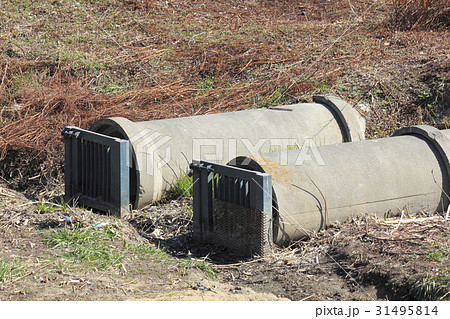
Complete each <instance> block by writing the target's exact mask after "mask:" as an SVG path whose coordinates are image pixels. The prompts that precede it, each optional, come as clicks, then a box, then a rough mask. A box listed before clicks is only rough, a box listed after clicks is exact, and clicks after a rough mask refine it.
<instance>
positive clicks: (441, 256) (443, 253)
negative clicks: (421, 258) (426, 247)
mask: <svg viewBox="0 0 450 319" xmlns="http://www.w3.org/2000/svg"><path fill="white" fill-rule="evenodd" d="M426 258H427V259H430V260H434V261H438V262H440V261H444V260H448V259H449V258H450V247H446V246H440V247H434V248H433V249H431V250H430V251H428V252H427V254H426Z"/></svg>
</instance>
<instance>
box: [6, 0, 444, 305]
mask: <svg viewBox="0 0 450 319" xmlns="http://www.w3.org/2000/svg"><path fill="white" fill-rule="evenodd" d="M439 1H440V0H439ZM439 1H438V0H436V1H430V2H426V3H433V5H436V6H437V8H438V9H439V10H438V11H432V9H433V8H431V7H430V8H428V9H427V10H428V11H427V16H426V17H427V19H422V18H420V17H421V15H420V12H421V11H420V10H422V9H423V8H421V7H420V3H425V2H422V1H415V2H414V4H415V5H416V7H414V6H411V8H412V9H414V10H415V11H414V14H415V17H418V20H416V21H413V22H412V23H411V21H407V20H405V19H407V18H408V17H410V16H412V15H410V14H409V13H408V12H403V11H401V12H399V11H396V10H397V9H396V7H395V6H394V1H390V0H382V1H376V2H375V1H368V0H352V1H337V0H336V1H335V0H330V1H319V0H306V1H301V2H299V1H293V0H292V1H291V0H274V1H265V0H242V1H241V0H240V1H237V0H236V1H235V0H232V1H230V0H227V1H224V0H223V1H222V0H214V1H212V0H211V1H210V0H203V1H186V0H170V1H165V0H164V1H163V0H161V1H160V0H157V1H133V0H123V1H119V0H105V1H79V2H73V4H70V3H68V2H66V1H59V0H56V1H55V0H51V1H38V2H23V1H22V2H20V1H19V2H13V1H1V2H0V245H1V247H2V250H1V251H0V270H1V269H2V268H1V266H2V265H3V264H2V263H6V262H11V261H12V260H18V261H20V266H19V269H18V270H17V272H15V273H14V274H12V275H11V276H6V277H4V278H3V277H0V278H3V279H0V300H285V299H287V300H386V299H389V300H449V299H450V294H449V287H450V282H449V281H450V279H449V273H450V248H449V246H450V240H449V232H450V229H449V227H450V226H449V220H448V219H445V218H444V216H437V215H434V216H432V215H429V214H428V213H427V212H423V214H422V215H415V216H410V215H408V213H407V212H406V213H404V214H403V215H401V214H399V215H398V216H391V217H390V218H388V219H386V220H379V219H376V218H375V217H371V216H367V217H366V218H363V219H353V220H349V221H348V222H347V223H342V224H336V225H333V226H332V227H330V228H328V229H327V230H325V231H323V232H321V233H319V234H316V235H314V237H313V238H310V239H309V240H306V241H302V242H297V243H293V244H292V245H291V246H290V247H287V248H280V247H273V253H272V254H269V255H268V256H266V257H264V258H256V259H252V260H239V259H238V258H237V257H236V256H233V255H230V254H229V253H228V252H226V251H223V250H222V249H220V248H219V247H212V246H206V245H204V244H201V243H196V242H195V241H193V240H192V236H191V227H192V221H191V215H192V207H191V199H176V198H174V197H173V196H172V197H170V196H169V197H168V198H167V199H166V200H164V201H163V202H161V203H156V204H154V205H151V206H148V207H145V208H144V209H142V210H138V211H135V212H134V214H133V216H131V217H130V218H129V219H126V220H117V219H115V218H112V217H110V216H105V215H101V214H98V213H95V212H92V211H90V210H84V209H82V208H74V207H69V206H65V205H64V203H61V202H60V196H61V195H62V194H63V145H62V141H61V137H60V132H61V130H62V129H63V127H64V126H67V125H74V126H79V127H82V128H88V127H89V125H90V124H92V123H93V122H94V121H96V120H98V119H100V118H103V117H107V116H124V117H127V118H129V119H130V120H133V121H142V120H151V119H159V118H169V117H179V116H187V115H193V114H206V113H214V112H225V111H232V110H238V109H246V108H254V107H268V106H273V105H281V104H289V103H297V102H303V101H310V100H311V96H312V95H313V94H317V93H324V94H334V95H336V96H339V97H341V98H343V99H344V100H347V101H348V102H349V103H351V104H352V105H353V106H354V107H355V108H356V109H357V110H359V111H360V113H361V114H362V115H363V116H364V117H365V118H366V121H367V130H366V135H367V137H368V138H375V137H385V136H389V135H391V134H392V133H393V132H394V131H395V130H396V129H399V128H401V127H403V126H406V125H415V124H430V125H434V126H435V127H438V128H440V129H444V128H450V113H449V107H450V104H449V103H450V102H449V101H450V56H449V50H448V48H449V47H450V36H449V29H448V27H449V26H448V24H445V23H443V22H442V21H444V22H445V21H447V22H448V21H449V20H450V19H448V14H449V12H450V11H449V8H448V4H447V5H446V2H445V1H444V2H442V3H443V4H441V2H439ZM396 3H402V2H401V1H400V2H396ZM416 9H417V10H416ZM422 11H423V10H422ZM417 12H419V14H418V15H417V14H416V13H417ZM396 13H401V14H400V16H398V15H397V16H396V15H395V14H396ZM445 15H447V18H446V16H445ZM422 16H423V17H425V16H424V15H423V14H422ZM396 17H397V18H396ZM399 17H400V18H401V19H399ZM421 21H422V22H423V23H422V24H421V23H420V22H421ZM380 187H389V185H380ZM39 207H40V208H39ZM76 228H79V229H85V230H86V229H91V228H99V229H103V228H104V229H112V230H113V231H114V234H115V237H114V240H113V241H111V242H110V243H108V246H111V247H110V248H111V250H112V251H114V252H116V253H118V254H119V255H120V256H122V257H123V259H121V261H120V262H119V263H114V264H113V265H110V266H108V267H106V268H105V269H98V268H96V267H94V266H92V263H90V262H89V261H88V262H86V261H85V260H82V259H81V258H80V260H70V261H68V259H67V258H65V257H64V256H65V254H66V253H68V252H70V249H69V248H67V247H66V248H64V247H57V248H55V247H52V246H50V245H48V244H46V242H45V236H47V235H48V234H49V233H51V232H55V231H61V230H64V229H68V230H73V229H76ZM136 247H138V248H136ZM211 269H213V270H214V273H212V272H211ZM1 274H2V273H1V271H0V275H1ZM208 274H209V275H208ZM214 274H215V275H214Z"/></svg>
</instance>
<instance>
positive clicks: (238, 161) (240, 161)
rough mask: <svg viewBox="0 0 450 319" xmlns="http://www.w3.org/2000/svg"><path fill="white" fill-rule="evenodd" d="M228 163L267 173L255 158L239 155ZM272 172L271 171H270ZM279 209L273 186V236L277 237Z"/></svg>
mask: <svg viewBox="0 0 450 319" xmlns="http://www.w3.org/2000/svg"><path fill="white" fill-rule="evenodd" d="M227 165H230V166H234V167H238V168H243V169H248V170H250V171H256V172H260V173H267V172H266V171H265V170H264V169H263V168H262V167H261V165H259V163H258V162H257V161H255V160H254V159H252V158H250V157H246V156H239V157H236V158H235V159H233V160H231V161H230V162H229V163H228V164H227ZM269 174H270V173H269ZM279 216H280V214H279V210H278V201H277V195H276V194H275V190H274V189H273V187H272V219H273V221H272V234H273V238H277V236H278V229H280V227H279Z"/></svg>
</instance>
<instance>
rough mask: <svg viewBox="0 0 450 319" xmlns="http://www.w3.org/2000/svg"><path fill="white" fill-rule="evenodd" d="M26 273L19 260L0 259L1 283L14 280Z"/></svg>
mask: <svg viewBox="0 0 450 319" xmlns="http://www.w3.org/2000/svg"><path fill="white" fill-rule="evenodd" d="M23 271H24V267H23V266H22V264H21V262H20V260H19V259H16V258H13V259H11V260H9V261H7V260H4V259H3V258H1V257H0V282H5V281H8V280H12V279H13V278H15V277H18V276H20V275H21V274H22V273H23Z"/></svg>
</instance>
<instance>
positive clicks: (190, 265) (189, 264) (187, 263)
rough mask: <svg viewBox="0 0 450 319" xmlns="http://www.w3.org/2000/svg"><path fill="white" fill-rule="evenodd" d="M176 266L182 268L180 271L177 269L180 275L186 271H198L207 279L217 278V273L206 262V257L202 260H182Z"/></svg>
mask: <svg viewBox="0 0 450 319" xmlns="http://www.w3.org/2000/svg"><path fill="white" fill-rule="evenodd" d="M178 266H179V267H182V269H179V272H180V274H181V273H182V272H184V271H186V270H187V269H199V270H202V271H204V272H205V273H206V274H207V275H208V277H209V278H211V279H216V278H217V273H216V272H215V271H214V269H213V268H212V266H211V264H210V263H209V262H208V261H207V258H206V257H205V258H202V259H194V258H191V259H182V260H180V261H179V262H178Z"/></svg>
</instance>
